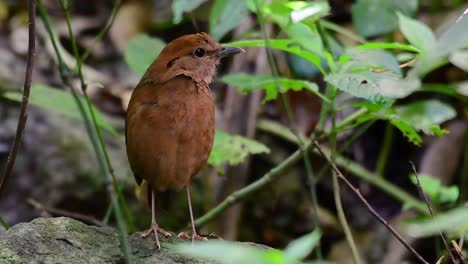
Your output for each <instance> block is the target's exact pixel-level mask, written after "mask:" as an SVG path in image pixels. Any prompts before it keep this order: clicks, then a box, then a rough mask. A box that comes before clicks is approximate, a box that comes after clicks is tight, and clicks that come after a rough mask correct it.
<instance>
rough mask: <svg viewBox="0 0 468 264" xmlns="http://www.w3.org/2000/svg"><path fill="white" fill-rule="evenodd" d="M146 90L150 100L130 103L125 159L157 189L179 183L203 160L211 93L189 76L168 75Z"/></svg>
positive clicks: (208, 144)
mask: <svg viewBox="0 0 468 264" xmlns="http://www.w3.org/2000/svg"><path fill="white" fill-rule="evenodd" d="M145 88H146V87H145ZM149 89H151V88H149ZM140 92H141V91H140ZM151 92H152V93H153V94H152V95H147V96H145V97H144V98H146V99H148V98H151V100H147V102H146V103H145V104H138V102H137V103H135V104H134V105H132V108H133V109H129V115H128V117H127V122H128V124H127V125H128V128H127V152H128V155H129V161H130V165H131V167H132V170H133V171H134V173H135V174H136V175H137V176H138V177H140V178H143V179H146V180H147V181H148V182H149V183H150V184H151V185H152V187H153V188H154V189H156V190H165V189H180V188H182V187H184V186H185V185H187V184H188V182H189V180H190V178H191V177H192V176H194V175H195V174H197V173H198V171H199V170H200V169H201V168H202V167H203V166H204V165H205V164H206V161H207V160H208V156H209V153H210V151H211V148H212V146H213V140H214V129H215V113H214V104H213V99H212V95H211V92H210V90H209V88H208V87H206V89H200V88H199V87H197V86H196V85H195V83H194V82H193V81H191V80H190V79H188V78H176V79H173V80H171V81H169V82H168V83H166V84H165V85H162V86H161V87H157V88H156V89H154V87H153V90H151ZM148 101H149V103H148ZM135 107H136V108H135ZM130 111H132V112H130ZM132 113H133V114H132ZM132 157H133V158H132Z"/></svg>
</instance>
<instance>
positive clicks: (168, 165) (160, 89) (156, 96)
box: [125, 33, 243, 249]
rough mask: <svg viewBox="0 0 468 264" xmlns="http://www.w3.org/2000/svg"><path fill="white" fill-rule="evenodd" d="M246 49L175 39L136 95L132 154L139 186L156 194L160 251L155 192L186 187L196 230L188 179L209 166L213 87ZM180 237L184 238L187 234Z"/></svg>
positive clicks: (130, 117) (206, 39) (130, 125)
mask: <svg viewBox="0 0 468 264" xmlns="http://www.w3.org/2000/svg"><path fill="white" fill-rule="evenodd" d="M242 51H243V50H242V49H240V48H235V47H223V46H221V45H220V44H219V43H218V42H216V41H215V40H214V39H213V38H212V37H210V36H209V35H208V34H206V33H198V34H192V35H186V36H183V37H180V38H178V39H175V40H173V41H172V42H170V43H169V44H167V46H166V47H165V48H164V49H163V50H162V51H161V53H160V54H159V56H158V57H157V58H156V60H155V61H154V62H153V63H152V64H151V66H150V67H149V68H148V69H147V71H146V73H145V74H144V75H143V77H142V78H141V80H140V83H139V84H138V85H137V87H136V88H135V90H134V91H133V94H132V97H131V99H130V102H129V105H128V109H127V117H126V129H125V130H126V131H125V136H126V137H125V138H126V145H127V156H128V160H129V163H130V167H131V168H132V171H133V175H134V176H135V180H136V182H137V183H138V184H139V185H141V184H142V183H143V182H144V181H146V183H147V184H148V193H149V191H150V190H151V212H152V222H151V227H150V228H149V229H148V230H147V231H146V232H145V233H144V234H143V235H142V236H143V237H145V238H146V237H148V236H149V235H151V233H154V235H155V239H156V245H157V247H158V248H159V249H160V248H161V245H160V243H159V238H158V232H159V233H161V234H163V235H164V236H170V233H168V232H166V231H164V230H163V229H162V228H160V227H159V225H158V224H157V222H156V212H155V191H166V190H169V189H171V190H172V189H175V190H181V189H182V188H184V187H185V190H186V194H187V201H188V205H189V211H190V220H191V223H192V236H191V238H192V241H193V240H194V239H203V238H202V237H201V236H198V235H197V233H196V230H195V225H194V220H193V212H192V205H191V201H190V188H189V181H190V179H191V178H192V177H193V176H194V175H196V174H197V173H198V172H199V171H200V169H201V168H202V167H203V166H204V165H205V164H206V162H207V160H208V156H209V154H210V151H211V147H212V146H213V140H214V131H215V112H214V102H213V97H212V95H211V90H210V88H209V84H210V82H211V80H212V79H213V76H214V75H215V73H216V66H217V65H218V64H219V62H220V59H221V58H224V57H227V56H231V55H234V54H237V53H239V52H242ZM179 236H185V237H187V235H185V234H184V233H181V234H179Z"/></svg>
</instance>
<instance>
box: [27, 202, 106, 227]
mask: <svg viewBox="0 0 468 264" xmlns="http://www.w3.org/2000/svg"><path fill="white" fill-rule="evenodd" d="M26 202H27V203H28V204H29V205H31V206H32V207H34V209H36V210H40V211H44V212H47V213H49V214H52V215H58V216H66V217H70V218H73V219H76V220H80V221H82V222H84V223H88V224H92V225H95V226H100V227H108V225H106V224H105V223H103V222H101V221H99V220H97V219H96V218H94V217H92V216H89V215H84V214H79V213H75V212H70V211H66V210H62V209H58V208H54V207H48V206H45V205H43V204H41V203H39V202H38V201H36V200H34V199H27V200H26Z"/></svg>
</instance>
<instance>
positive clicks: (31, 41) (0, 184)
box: [0, 0, 36, 194]
mask: <svg viewBox="0 0 468 264" xmlns="http://www.w3.org/2000/svg"><path fill="white" fill-rule="evenodd" d="M28 10H29V26H28V34H29V36H28V59H27V64H26V73H25V76H24V87H23V100H22V101H21V106H20V116H19V119H18V124H17V126H16V134H15V139H14V140H13V146H12V147H11V150H10V154H9V155H8V159H7V162H6V165H5V171H4V173H3V177H2V179H1V181H0V194H1V193H2V191H3V190H5V187H6V185H7V182H8V180H9V179H10V177H11V174H12V172H13V166H14V165H15V160H16V155H17V154H18V150H19V148H20V145H21V138H22V137H23V131H24V128H25V126H26V120H27V119H28V103H29V92H30V90H31V78H32V70H33V66H34V57H35V55H36V0H30V1H29V6H28Z"/></svg>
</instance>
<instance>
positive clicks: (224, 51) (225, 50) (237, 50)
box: [218, 47, 245, 58]
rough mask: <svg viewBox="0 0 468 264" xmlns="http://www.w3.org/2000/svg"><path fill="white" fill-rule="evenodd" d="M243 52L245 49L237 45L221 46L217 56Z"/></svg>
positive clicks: (221, 56) (222, 56)
mask: <svg viewBox="0 0 468 264" xmlns="http://www.w3.org/2000/svg"><path fill="white" fill-rule="evenodd" d="M241 52H245V50H243V49H241V48H237V47H223V48H222V49H221V50H220V51H218V57H220V58H224V57H228V56H232V55H236V54H237V53H241Z"/></svg>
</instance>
